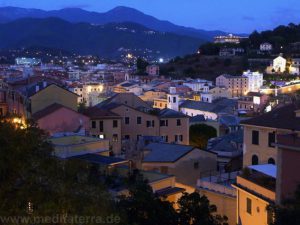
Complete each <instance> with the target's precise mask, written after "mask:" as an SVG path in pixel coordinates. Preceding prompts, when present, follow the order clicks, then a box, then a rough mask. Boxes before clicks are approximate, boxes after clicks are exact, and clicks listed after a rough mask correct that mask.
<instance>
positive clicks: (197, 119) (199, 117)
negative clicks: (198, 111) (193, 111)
mask: <svg viewBox="0 0 300 225" xmlns="http://www.w3.org/2000/svg"><path fill="white" fill-rule="evenodd" d="M203 121H205V117H204V115H197V116H193V117H191V118H190V123H196V122H203Z"/></svg>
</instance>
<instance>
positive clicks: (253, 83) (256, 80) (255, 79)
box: [243, 70, 264, 92]
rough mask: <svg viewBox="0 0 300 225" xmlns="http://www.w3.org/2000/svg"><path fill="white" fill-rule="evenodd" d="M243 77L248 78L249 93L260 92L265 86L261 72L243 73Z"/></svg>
mask: <svg viewBox="0 0 300 225" xmlns="http://www.w3.org/2000/svg"><path fill="white" fill-rule="evenodd" d="M243 76H245V77H247V78H248V91H249V92H259V90H260V88H261V87H262V86H263V81H264V75H263V74H262V73H259V72H251V71H250V70H248V71H246V72H244V73H243Z"/></svg>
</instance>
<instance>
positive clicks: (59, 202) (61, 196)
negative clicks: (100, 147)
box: [0, 120, 114, 217]
mask: <svg viewBox="0 0 300 225" xmlns="http://www.w3.org/2000/svg"><path fill="white" fill-rule="evenodd" d="M47 138H48V137H47V136H46V134H45V133H44V132H43V131H42V130H40V129H39V128H37V127H36V125H35V124H34V123H32V122H28V123H27V126H26V127H25V128H24V129H21V128H19V127H17V126H15V125H14V124H13V123H11V122H9V121H6V120H2V121H0V146H1V147H0V212H1V216H15V215H18V216H53V215H64V214H68V215H71V216H72V215H78V214H80V215H87V216H88V215H93V216H102V217H105V216H107V215H110V214H111V213H113V212H114V206H113V202H112V199H111V197H110V195H109V194H108V192H107V191H106V189H105V187H104V186H103V184H102V182H101V181H100V180H99V179H98V177H97V176H93V174H92V173H91V171H92V170H91V166H90V165H87V164H86V163H83V162H81V161H80V162H79V161H77V160H63V161H62V160H59V159H57V158H56V157H54V156H53V154H52V153H53V148H52V146H51V143H49V142H48V141H47Z"/></svg>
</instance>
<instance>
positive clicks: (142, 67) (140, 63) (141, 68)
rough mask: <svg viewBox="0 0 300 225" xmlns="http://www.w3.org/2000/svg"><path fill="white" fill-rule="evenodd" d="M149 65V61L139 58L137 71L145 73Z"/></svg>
mask: <svg viewBox="0 0 300 225" xmlns="http://www.w3.org/2000/svg"><path fill="white" fill-rule="evenodd" d="M148 65H149V63H148V62H147V61H146V60H144V59H142V58H138V59H137V61H136V67H137V73H139V74H144V73H145V72H146V67H147V66H148Z"/></svg>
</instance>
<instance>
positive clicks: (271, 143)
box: [268, 132, 275, 148]
mask: <svg viewBox="0 0 300 225" xmlns="http://www.w3.org/2000/svg"><path fill="white" fill-rule="evenodd" d="M274 143H275V132H272V133H269V137H268V144H269V147H271V148H275V146H274Z"/></svg>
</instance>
